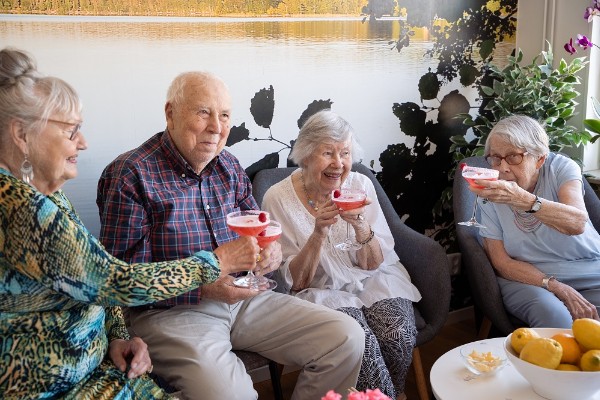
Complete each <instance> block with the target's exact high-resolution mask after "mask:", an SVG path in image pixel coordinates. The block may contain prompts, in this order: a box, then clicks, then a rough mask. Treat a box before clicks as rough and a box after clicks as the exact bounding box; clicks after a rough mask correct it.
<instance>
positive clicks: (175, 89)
mask: <svg viewBox="0 0 600 400" xmlns="http://www.w3.org/2000/svg"><path fill="white" fill-rule="evenodd" d="M192 79H197V80H199V81H202V82H209V81H216V82H219V83H220V84H221V85H223V86H224V87H225V88H226V89H227V85H226V84H225V82H223V80H222V79H221V78H219V77H218V76H216V75H214V74H211V73H210V72H205V71H188V72H182V73H181V74H179V75H177V76H176V77H175V79H173V82H171V85H170V86H169V89H168V90H167V103H171V105H173V106H179V105H181V103H182V101H183V91H184V89H185V86H186V85H187V84H188V82H189V81H190V80H192ZM227 90H229V89H227Z"/></svg>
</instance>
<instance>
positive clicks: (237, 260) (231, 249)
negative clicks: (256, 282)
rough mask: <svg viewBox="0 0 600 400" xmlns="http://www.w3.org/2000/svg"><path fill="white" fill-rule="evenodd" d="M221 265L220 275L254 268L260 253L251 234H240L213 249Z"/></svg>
mask: <svg viewBox="0 0 600 400" xmlns="http://www.w3.org/2000/svg"><path fill="white" fill-rule="evenodd" d="M214 253H215V255H216V256H217V258H218V259H219V264H220V266H221V275H228V274H230V273H231V272H238V271H249V270H253V269H254V268H256V260H257V258H258V254H259V253H260V247H258V242H257V241H256V238H255V237H253V236H241V237H240V238H239V239H236V240H232V241H231V242H228V243H225V244H223V245H221V246H219V247H217V248H216V249H215V250H214Z"/></svg>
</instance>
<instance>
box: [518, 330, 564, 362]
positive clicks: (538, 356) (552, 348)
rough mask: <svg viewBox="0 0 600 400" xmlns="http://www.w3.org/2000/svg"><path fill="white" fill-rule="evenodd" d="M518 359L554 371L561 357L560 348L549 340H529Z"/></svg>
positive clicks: (554, 341) (556, 343) (558, 344)
mask: <svg viewBox="0 0 600 400" xmlns="http://www.w3.org/2000/svg"><path fill="white" fill-rule="evenodd" d="M519 357H520V358H521V360H523V361H527V362H530V363H532V364H535V365H538V366H540V367H543V368H549V369H556V367H558V365H559V364H560V359H561V357H562V347H561V345H560V343H558V342H557V341H556V340H554V339H551V338H538V339H531V340H530V341H529V342H527V344H526V345H525V347H523V350H521V354H520V356H519Z"/></svg>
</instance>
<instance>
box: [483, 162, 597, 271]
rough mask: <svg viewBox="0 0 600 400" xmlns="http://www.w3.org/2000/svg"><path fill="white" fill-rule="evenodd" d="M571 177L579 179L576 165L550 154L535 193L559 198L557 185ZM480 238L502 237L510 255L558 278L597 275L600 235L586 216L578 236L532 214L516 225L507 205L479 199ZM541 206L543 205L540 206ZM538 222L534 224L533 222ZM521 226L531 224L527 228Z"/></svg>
mask: <svg viewBox="0 0 600 400" xmlns="http://www.w3.org/2000/svg"><path fill="white" fill-rule="evenodd" d="M572 180H578V181H581V180H582V176H581V170H580V168H579V166H578V165H577V164H576V163H575V162H574V161H573V160H571V159H569V158H567V157H564V156H562V155H560V154H554V153H550V154H549V155H548V158H547V159H546V161H545V162H544V165H543V166H542V168H541V169H540V175H539V178H538V181H537V184H536V186H535V189H534V194H536V195H537V196H538V197H540V198H542V199H547V200H551V201H558V191H559V189H560V187H561V186H562V185H563V184H564V183H566V182H568V181H572ZM479 206H480V210H481V222H482V224H483V225H485V226H486V228H485V229H483V228H482V229H480V230H479V234H480V235H481V236H482V237H485V238H490V239H497V240H502V241H503V242H504V247H505V249H506V252H507V253H508V255H509V256H511V257H512V258H514V259H515V260H521V261H526V262H528V263H531V264H533V265H535V266H536V267H537V268H538V269H539V270H540V271H542V272H544V273H546V274H549V275H554V276H555V277H556V278H557V279H559V280H560V279H569V278H573V277H575V276H577V277H582V276H585V275H590V276H600V235H599V234H598V232H597V231H596V230H595V229H594V226H593V225H592V223H591V221H590V220H589V219H588V221H587V222H586V225H585V231H584V232H583V233H582V234H581V235H573V236H569V235H565V234H563V233H560V232H558V231H557V230H556V229H553V228H551V227H549V226H547V225H545V224H542V223H539V220H537V218H535V214H525V213H522V214H521V215H522V216H525V217H526V218H527V217H529V218H530V220H529V221H528V222H525V223H524V224H523V223H521V224H519V218H518V217H517V215H516V213H515V212H513V210H512V209H511V208H510V207H509V206H508V205H506V204H495V203H492V202H488V203H487V204H482V202H481V200H480V202H479ZM542 207H543V206H542ZM536 223H537V224H536ZM524 225H529V226H534V227H535V229H534V230H533V231H530V232H529V231H527V230H526V229H524V228H523V226H524Z"/></svg>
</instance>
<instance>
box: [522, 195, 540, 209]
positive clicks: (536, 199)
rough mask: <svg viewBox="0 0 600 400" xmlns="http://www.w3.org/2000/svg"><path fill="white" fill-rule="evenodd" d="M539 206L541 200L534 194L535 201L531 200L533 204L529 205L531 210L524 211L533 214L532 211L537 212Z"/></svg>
mask: <svg viewBox="0 0 600 400" xmlns="http://www.w3.org/2000/svg"><path fill="white" fill-rule="evenodd" d="M540 207H542V201H541V200H540V198H539V197H537V195H536V196H535V201H534V202H533V205H532V206H531V210H529V211H525V212H526V213H527V214H534V213H536V212H538V211H539V210H540Z"/></svg>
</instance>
